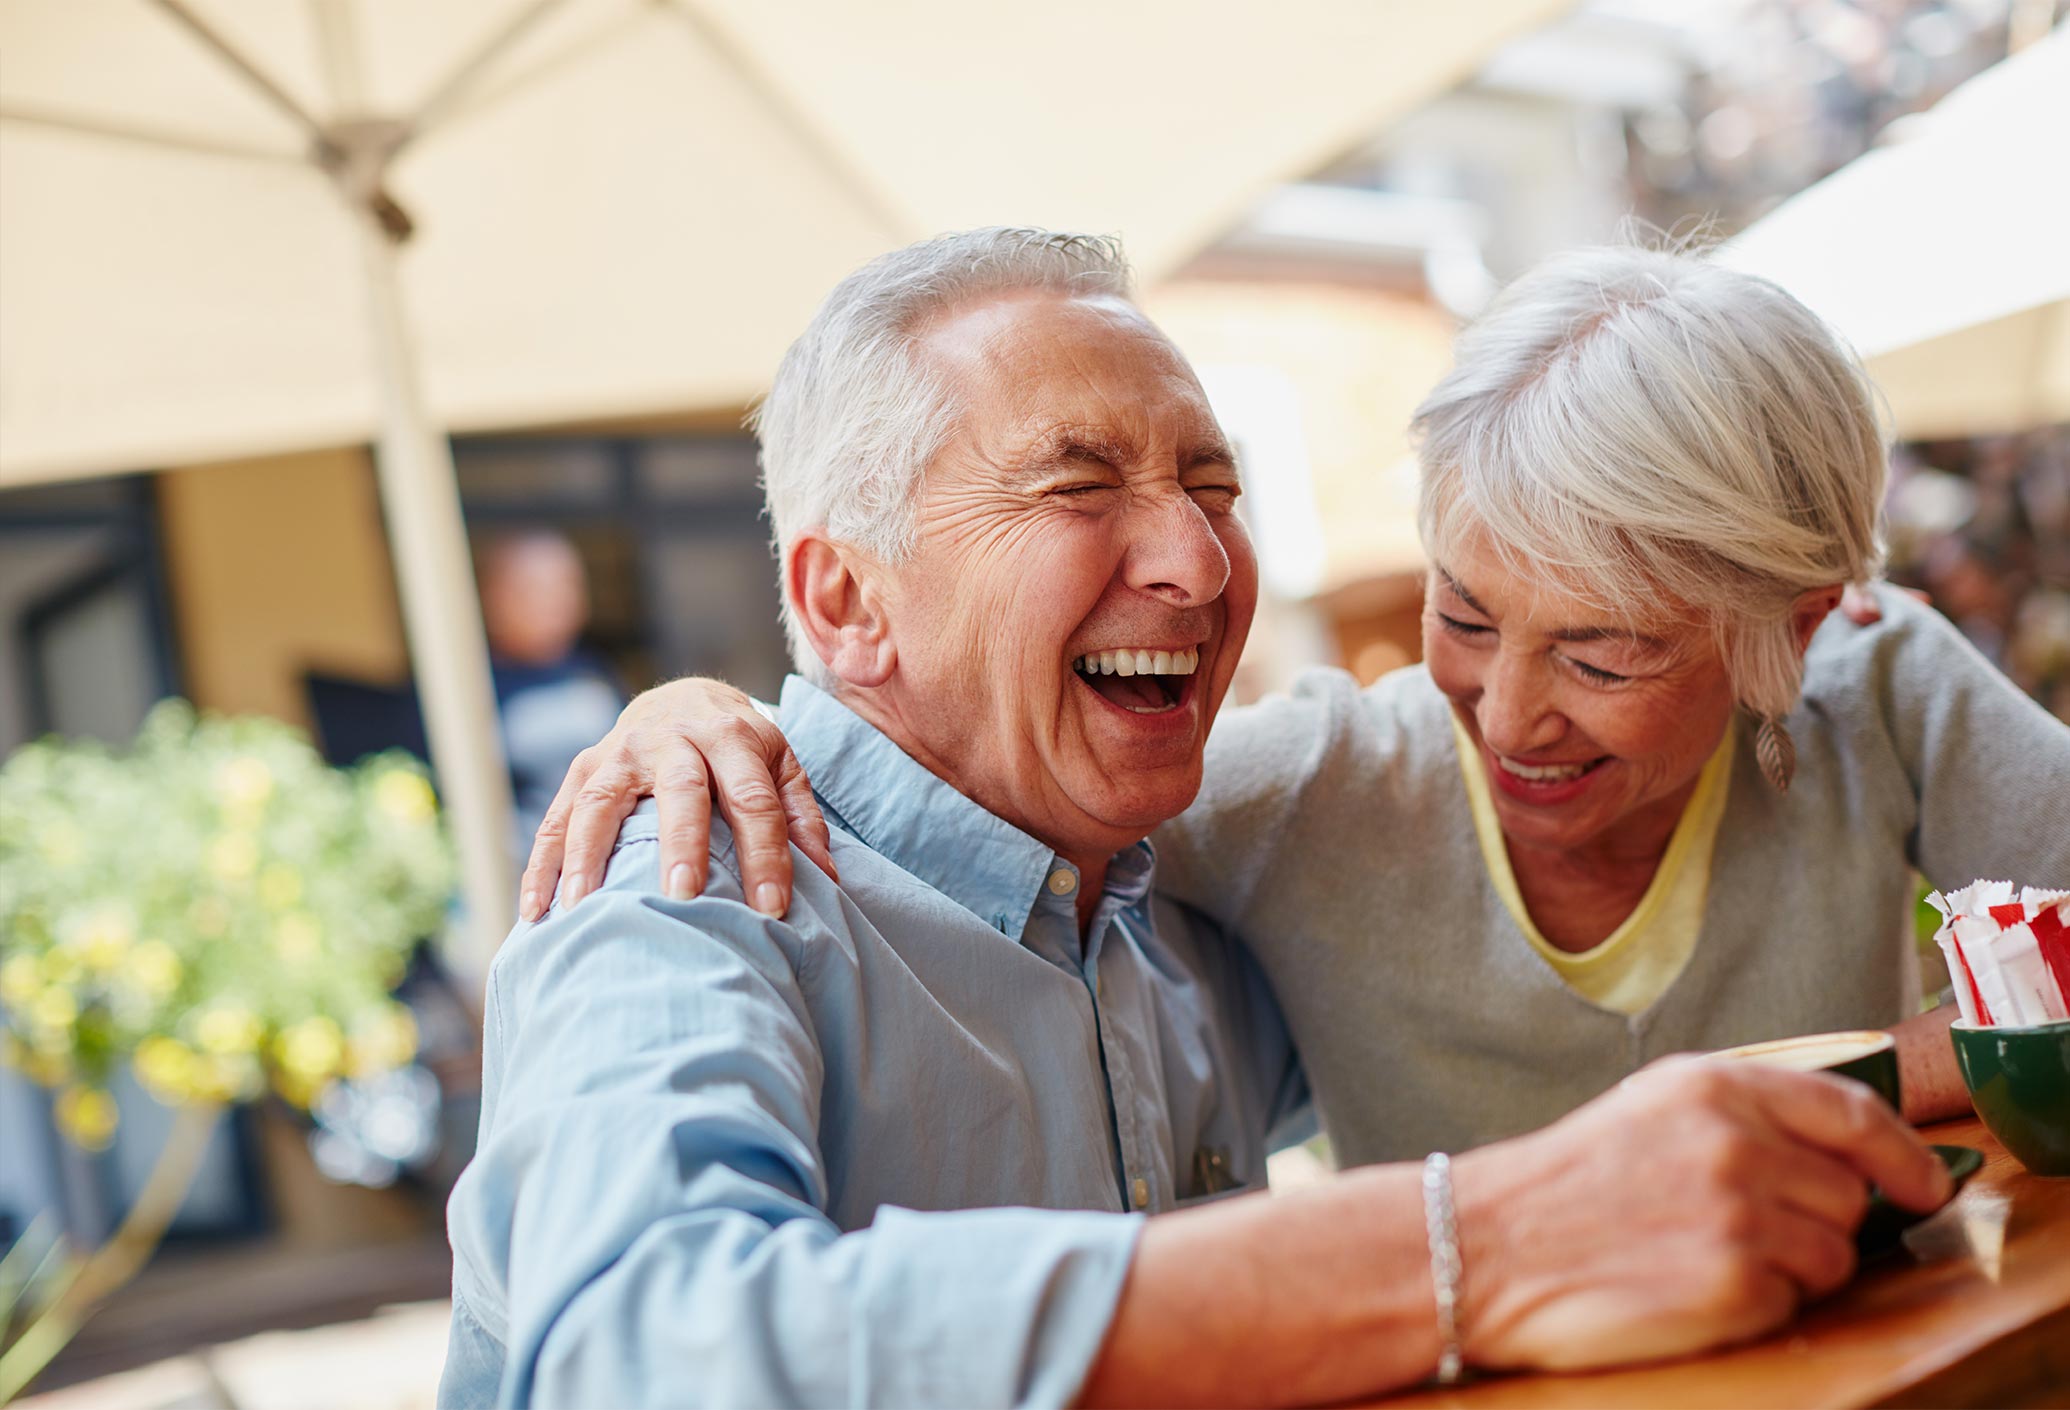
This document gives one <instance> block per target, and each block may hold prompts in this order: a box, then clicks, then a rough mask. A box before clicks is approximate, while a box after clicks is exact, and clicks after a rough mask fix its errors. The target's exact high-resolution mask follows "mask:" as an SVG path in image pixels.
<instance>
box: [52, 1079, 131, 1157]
mask: <svg viewBox="0 0 2070 1410" xmlns="http://www.w3.org/2000/svg"><path fill="white" fill-rule="evenodd" d="M121 1119H122V1118H121V1114H120V1113H119V1112H117V1111H116V1110H115V1099H114V1098H113V1097H111V1096H109V1095H108V1094H107V1093H106V1092H104V1091H102V1090H101V1089H100V1088H99V1087H67V1088H65V1090H64V1091H62V1092H60V1093H58V1099H57V1120H58V1125H59V1126H60V1127H61V1128H63V1130H64V1133H65V1134H66V1135H67V1136H70V1137H71V1138H72V1139H73V1141H75V1142H77V1143H78V1144H79V1145H80V1146H83V1147H84V1148H85V1149H87V1150H90V1151H98V1150H106V1149H107V1147H108V1142H110V1141H112V1140H113V1139H114V1138H115V1125H116V1123H117V1122H118V1121H120V1120H121Z"/></svg>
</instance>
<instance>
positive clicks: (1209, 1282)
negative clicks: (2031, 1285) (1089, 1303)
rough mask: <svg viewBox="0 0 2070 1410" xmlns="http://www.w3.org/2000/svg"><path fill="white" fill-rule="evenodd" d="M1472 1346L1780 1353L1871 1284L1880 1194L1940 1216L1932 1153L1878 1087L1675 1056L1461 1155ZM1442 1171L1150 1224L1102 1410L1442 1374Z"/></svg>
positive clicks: (1394, 1383) (1253, 1397)
mask: <svg viewBox="0 0 2070 1410" xmlns="http://www.w3.org/2000/svg"><path fill="white" fill-rule="evenodd" d="M1453 1171H1454V1183H1455V1189H1456V1191H1457V1208H1458V1225H1459V1237H1460V1242H1461V1248H1462V1252H1463V1255H1464V1258H1463V1263H1464V1274H1463V1278H1462V1282H1461V1291H1462V1293H1463V1304H1462V1307H1461V1313H1460V1323H1459V1325H1460V1335H1461V1338H1462V1344H1463V1348H1464V1351H1465V1353H1466V1361H1467V1364H1468V1365H1470V1366H1473V1367H1476V1368H1479V1369H1483V1370H1525V1369H1534V1370H1578V1369H1582V1368H1587V1367H1601V1366H1610V1365H1619V1364H1626V1363H1630V1362H1638V1361H1651V1360H1658V1359H1661V1358H1664V1357H1671V1356H1679V1355H1686V1354H1689V1353H1692V1352H1697V1351H1702V1350H1705V1349H1708V1348H1710V1347H1714V1346H1720V1345H1724V1344H1727V1343H1731V1342H1736V1341H1743V1340H1745V1339H1747V1338H1749V1337H1754V1336H1759V1335H1761V1334H1762V1333H1764V1332H1767V1331H1770V1330H1772V1329H1774V1328H1775V1327H1777V1326H1779V1325H1780V1324H1781V1323H1783V1322H1784V1321H1786V1320H1787V1319H1788V1318H1789V1317H1790V1316H1791V1314H1792V1313H1794V1312H1795V1311H1796V1309H1797V1307H1798V1306H1799V1305H1800V1304H1801V1303H1802V1302H1803V1301H1805V1300H1806V1299H1808V1298H1814V1297H1818V1296H1820V1295H1822V1294H1825V1293H1828V1292H1831V1291H1832V1290H1833V1289H1835V1288H1837V1287H1839V1286H1840V1285H1841V1284H1842V1283H1844V1282H1845V1281H1846V1280H1847V1279H1848V1277H1849V1276H1850V1275H1851V1274H1852V1273H1853V1271H1854V1262H1855V1255H1854V1244H1853V1233H1854V1228H1855V1225H1856V1224H1857V1223H1858V1222H1859V1221H1860V1218H1861V1215H1862V1211H1863V1210H1864V1209H1865V1208H1866V1207H1867V1204H1868V1186H1869V1184H1870V1183H1871V1182H1874V1183H1876V1184H1878V1185H1881V1186H1882V1187H1883V1188H1884V1189H1885V1190H1886V1191H1887V1192H1888V1193H1889V1195H1890V1197H1891V1198H1892V1199H1894V1200H1896V1201H1897V1202H1898V1203H1900V1204H1903V1205H1905V1206H1907V1207H1908V1208H1914V1209H1921V1210H1924V1209H1931V1208H1934V1207H1935V1206H1937V1205H1939V1204H1940V1203H1942V1202H1944V1201H1945V1200H1946V1199H1947V1198H1948V1195H1949V1193H1950V1187H1949V1181H1948V1177H1947V1173H1946V1171H1945V1170H1944V1169H1943V1168H1942V1167H1941V1164H1940V1162H1939V1161H1938V1160H1937V1159H1935V1158H1934V1156H1933V1155H1932V1153H1931V1152H1930V1151H1928V1150H1927V1148H1926V1147H1925V1146H1924V1145H1923V1144H1922V1143H1921V1142H1920V1140H1919V1138H1918V1137H1917V1136H1916V1135H1914V1134H1913V1133H1912V1131H1911V1130H1910V1129H1909V1128H1908V1127H1906V1126H1905V1125H1904V1124H1903V1123H1902V1122H1900V1121H1899V1120H1898V1118H1897V1117H1896V1116H1895V1115H1894V1114H1893V1113H1892V1112H1891V1111H1890V1110H1889V1109H1888V1108H1887V1107H1885V1106H1883V1105H1882V1103H1881V1101H1880V1100H1879V1099H1878V1098H1877V1097H1876V1096H1875V1094H1874V1093H1872V1092H1871V1091H1870V1090H1869V1089H1868V1088H1867V1087H1864V1086H1861V1085H1860V1084H1858V1083H1852V1082H1848V1081H1846V1080H1845V1079H1842V1078H1834V1077H1829V1076H1826V1075H1824V1074H1821V1073H1800V1072H1786V1071H1782V1070H1779V1069H1769V1068H1757V1067H1753V1066H1751V1065H1747V1064H1732V1065H1727V1064H1723V1063H1712V1062H1706V1061H1703V1060H1701V1059H1688V1058H1680V1059H1669V1060H1666V1061H1663V1062H1660V1063H1656V1064H1655V1065H1653V1066H1652V1067H1649V1068H1647V1069H1646V1070H1645V1071H1643V1072H1641V1073H1639V1074H1637V1075H1636V1076H1634V1077H1632V1078H1631V1079H1629V1080H1628V1081H1626V1082H1625V1083H1624V1084H1622V1085H1621V1086H1619V1087H1618V1088H1616V1089H1615V1090H1613V1091H1611V1092H1608V1093H1606V1094H1604V1095H1603V1096H1602V1097H1599V1098H1598V1099H1597V1100H1595V1101H1594V1102H1591V1103H1590V1104H1589V1105H1587V1106H1585V1107H1583V1108H1581V1109H1580V1110H1579V1111H1576V1112H1574V1113H1573V1114H1572V1115H1570V1116H1568V1117H1567V1118H1565V1119H1564V1120H1562V1121H1559V1122H1557V1123H1555V1124H1553V1125H1552V1126H1549V1127H1546V1128H1545V1129H1544V1130H1542V1131H1537V1132H1534V1133H1532V1134H1530V1135H1528V1136H1521V1137H1518V1138H1516V1139H1514V1140H1510V1141H1504V1142H1502V1143H1500V1144H1497V1145H1493V1146H1487V1147H1484V1148H1482V1149H1480V1150H1476V1151H1471V1152H1468V1153H1467V1154H1465V1155H1461V1156H1459V1157H1457V1158H1456V1159H1455V1160H1454V1162H1453ZM1430 1270H1431V1254H1430V1248H1429V1244H1428V1242H1427V1241H1426V1237H1425V1227H1424V1214H1423V1203H1422V1181H1421V1172H1420V1171H1419V1170H1418V1169H1417V1168H1416V1167H1415V1166H1414V1165H1387V1166H1366V1167H1362V1168H1359V1169H1353V1170H1348V1171H1345V1172H1344V1173H1342V1174H1340V1175H1338V1176H1336V1177H1335V1178H1333V1179H1331V1180H1329V1181H1327V1182H1325V1183H1323V1184H1321V1185H1317V1186H1314V1187H1312V1188H1309V1189H1304V1190H1299V1191H1295V1192H1293V1193H1291V1194H1287V1195H1284V1196H1278V1197H1262V1198H1261V1197H1245V1198H1243V1199H1238V1200H1231V1201H1228V1202H1226V1203H1223V1204H1211V1205H1206V1206H1202V1207H1199V1208H1196V1209H1192V1210H1182V1211H1180V1212H1178V1213H1175V1214H1168V1215H1160V1216H1158V1217H1156V1218H1153V1219H1151V1220H1150V1221H1149V1223H1148V1224H1147V1225H1145V1227H1144V1229H1143V1232H1142V1235H1141V1236H1140V1238H1139V1239H1138V1241H1137V1245H1136V1254H1135V1259H1134V1261H1133V1263H1132V1264H1131V1265H1130V1269H1129V1275H1128V1282H1127V1284H1126V1285H1125V1287H1124V1289H1123V1292H1122V1298H1121V1303H1120V1306H1119V1307H1118V1308H1117V1309H1116V1311H1115V1316H1114V1320H1113V1322H1112V1324H1111V1325H1110V1327H1109V1329H1108V1335H1107V1340H1106V1343H1105V1345H1104V1346H1103V1347H1102V1349H1101V1353H1100V1357H1099V1359H1098V1360H1097V1361H1096V1362H1095V1364H1094V1366H1093V1371H1092V1375H1091V1376H1090V1378H1089V1379H1088V1380H1087V1382H1086V1385H1085V1387H1084V1389H1083V1391H1082V1393H1081V1397H1080V1400H1081V1403H1082V1404H1084V1405H1088V1406H1096V1405H1131V1404H1142V1403H1145V1402H1146V1401H1152V1400H1161V1401H1162V1402H1164V1403H1173V1404H1177V1403H1187V1404H1262V1403H1267V1402H1268V1401H1269V1402H1271V1403H1282V1404H1320V1403H1331V1402H1335V1401H1342V1400H1348V1399H1352V1398H1354V1397H1357V1396H1361V1395H1372V1394H1377V1393H1380V1392H1382V1391H1385V1390H1388V1389H1391V1388H1396V1387H1400V1386H1405V1385H1411V1384H1413V1383H1415V1382H1417V1381H1420V1380H1423V1379H1426V1378H1428V1377H1429V1375H1430V1374H1431V1370H1432V1367H1433V1366H1434V1365H1435V1364H1436V1362H1437V1355H1438V1335H1437V1323H1436V1315H1435V1303H1434V1300H1433V1292H1432V1281H1431V1271H1430Z"/></svg>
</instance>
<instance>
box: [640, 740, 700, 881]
mask: <svg viewBox="0 0 2070 1410" xmlns="http://www.w3.org/2000/svg"><path fill="white" fill-rule="evenodd" d="M658 758H659V762H658V763H657V764H656V766H655V769H654V805H655V810H656V812H657V813H658V814H659V815H660V825H661V826H660V841H661V889H662V892H663V894H664V895H666V896H667V897H668V898H669V899H670V900H672V901H687V900H689V899H690V898H691V897H693V896H701V895H703V894H704V887H705V882H706V880H707V879H708V877H709V875H710V870H711V868H710V861H711V839H712V786H711V776H710V774H709V773H708V772H707V771H706V770H705V766H704V755H702V754H700V753H698V752H697V750H696V749H695V748H693V747H692V746H691V745H690V744H689V742H688V741H686V740H683V739H676V740H675V741H674V742H673V743H671V744H666V745H663V746H662V747H661V752H660V754H659V756H658Z"/></svg>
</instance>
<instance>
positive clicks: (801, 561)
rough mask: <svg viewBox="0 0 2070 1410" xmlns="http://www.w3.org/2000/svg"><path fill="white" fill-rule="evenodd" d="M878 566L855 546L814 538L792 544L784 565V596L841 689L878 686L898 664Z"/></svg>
mask: <svg viewBox="0 0 2070 1410" xmlns="http://www.w3.org/2000/svg"><path fill="white" fill-rule="evenodd" d="M876 566H877V565H876V562H875V560H873V559H871V558H870V556H869V555H868V554H866V553H863V552H862V551H861V550H859V549H857V548H856V547H855V546H854V545H853V544H845V543H835V542H834V541H833V540H831V539H826V538H821V537H819V536H818V535H816V534H806V535H803V536H802V537H800V538H799V539H797V540H796V541H795V542H794V543H792V545H791V550H790V554H789V557H788V558H787V560H786V561H785V563H784V591H785V593H786V594H787V595H788V596H789V598H790V602H791V611H792V613H793V614H794V615H795V616H796V617H797V619H798V626H799V629H800V630H802V631H803V632H804V633H805V640H806V641H808V642H810V643H811V644H812V649H813V651H814V652H815V653H817V655H818V656H819V659H820V660H821V661H823V662H825V663H826V667H827V669H828V670H829V671H831V672H832V673H833V676H834V679H836V680H838V681H840V682H841V683H842V684H843V685H852V686H858V687H862V688H865V689H867V688H870V687H874V686H880V685H882V684H884V682H885V681H887V680H889V679H890V678H891V671H892V667H893V666H895V665H896V664H897V663H898V648H897V646H896V645H895V644H894V643H893V641H892V639H891V619H890V618H889V617H888V616H887V615H886V614H885V612H884V602H883V597H882V595H881V594H880V593H879V592H878V590H877V575H876V573H875V569H876Z"/></svg>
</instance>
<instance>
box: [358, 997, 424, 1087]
mask: <svg viewBox="0 0 2070 1410" xmlns="http://www.w3.org/2000/svg"><path fill="white" fill-rule="evenodd" d="M416 1055H417V1020H416V1019H415V1018H414V1017H412V1016H411V1014H410V1011H409V1009H408V1008H406V1007H405V1006H403V1005H402V1004H389V1005H387V1006H386V1007H384V1008H383V1009H382V1010H381V1011H380V1012H379V1013H377V1014H375V1015H374V1016H373V1017H372V1018H371V1019H369V1020H367V1021H365V1022H362V1023H360V1024H357V1025H355V1026H354V1028H353V1030H352V1043H351V1058H352V1061H351V1069H352V1075H353V1076H355V1077H364V1076H367V1075H369V1074H370V1073H376V1072H387V1071H390V1070H391V1069H393V1068H398V1067H401V1066H402V1065H403V1064H404V1063H406V1062H408V1061H409V1060H410V1059H411V1058H413V1057H415V1056H416Z"/></svg>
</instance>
